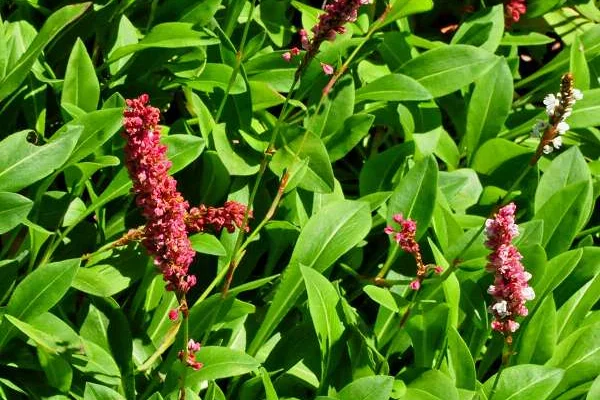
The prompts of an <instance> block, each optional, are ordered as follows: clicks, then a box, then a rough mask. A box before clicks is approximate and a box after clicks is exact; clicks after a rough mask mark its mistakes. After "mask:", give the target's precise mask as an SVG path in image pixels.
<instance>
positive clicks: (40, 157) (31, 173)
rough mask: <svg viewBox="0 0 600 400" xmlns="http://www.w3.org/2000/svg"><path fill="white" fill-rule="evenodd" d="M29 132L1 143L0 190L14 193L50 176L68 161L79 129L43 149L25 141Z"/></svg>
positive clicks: (73, 129) (71, 130)
mask: <svg viewBox="0 0 600 400" xmlns="http://www.w3.org/2000/svg"><path fill="white" fill-rule="evenodd" d="M28 134H29V132H28V131H21V132H17V133H14V134H12V135H10V136H8V137H7V138H6V139H4V140H3V141H1V142H0V190H1V191H11V192H17V191H19V190H21V189H23V188H24V187H27V186H29V185H31V184H32V183H34V182H37V181H38V180H40V179H42V178H44V177H46V176H48V175H50V174H51V173H52V172H53V171H54V170H55V169H57V168H59V167H60V166H61V165H63V164H64V162H65V161H66V160H67V158H68V157H69V155H70V154H71V151H72V150H73V148H74V147H75V142H76V141H77V139H78V137H79V135H80V134H81V128H72V129H70V130H69V134H68V135H64V136H63V137H62V138H59V139H58V140H52V141H50V142H49V143H47V144H45V145H43V146H35V145H33V144H31V143H29V142H28V141H27V136H28Z"/></svg>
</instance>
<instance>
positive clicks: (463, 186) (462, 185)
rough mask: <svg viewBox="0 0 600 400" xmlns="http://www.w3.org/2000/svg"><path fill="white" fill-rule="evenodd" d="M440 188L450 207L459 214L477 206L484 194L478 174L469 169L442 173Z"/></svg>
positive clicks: (440, 175) (440, 174)
mask: <svg viewBox="0 0 600 400" xmlns="http://www.w3.org/2000/svg"><path fill="white" fill-rule="evenodd" d="M439 187H440V189H441V191H442V193H444V197H446V200H448V203H449V205H450V206H451V207H452V208H453V209H454V210H456V211H457V212H459V213H464V212H465V211H466V209H467V208H469V207H471V206H473V205H475V204H477V202H478V201H479V197H480V196H481V193H482V192H483V187H482V186H481V183H480V182H479V177H478V176H477V173H476V172H475V171H473V170H472V169H469V168H461V169H457V170H456V171H452V172H445V171H440V173H439Z"/></svg>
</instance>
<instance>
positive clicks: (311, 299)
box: [300, 264, 344, 377]
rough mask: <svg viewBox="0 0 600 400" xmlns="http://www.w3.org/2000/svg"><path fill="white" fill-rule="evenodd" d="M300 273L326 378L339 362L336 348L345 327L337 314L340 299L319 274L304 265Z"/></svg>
mask: <svg viewBox="0 0 600 400" xmlns="http://www.w3.org/2000/svg"><path fill="white" fill-rule="evenodd" d="M300 272H301V273H302V278H303V279H304V284H305V286H306V293H307V294H308V311H309V312H310V317H311V319H312V322H313V326H314V328H315V332H316V333H317V338H318V339H319V344H320V345H321V359H322V360H323V361H322V362H323V368H322V372H321V374H322V376H323V377H326V376H327V375H328V374H329V373H331V372H333V371H330V368H333V367H334V365H335V364H334V363H336V361H337V360H336V353H337V352H336V351H335V349H334V348H335V347H337V345H338V344H339V343H338V342H339V341H340V340H341V338H342V335H343V333H344V325H343V324H342V321H341V320H340V317H339V315H338V312H337V308H338V307H339V303H340V299H339V295H338V293H337V291H336V290H335V288H334V287H333V285H332V284H331V282H329V280H327V278H325V277H324V276H323V275H321V274H320V273H319V272H317V271H315V270H314V269H312V268H309V267H305V266H304V265H302V264H300ZM336 364H337V363H336Z"/></svg>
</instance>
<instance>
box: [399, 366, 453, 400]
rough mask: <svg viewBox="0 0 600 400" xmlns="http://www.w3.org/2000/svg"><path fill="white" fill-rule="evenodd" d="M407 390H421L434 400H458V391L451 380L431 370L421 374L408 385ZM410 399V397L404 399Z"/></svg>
mask: <svg viewBox="0 0 600 400" xmlns="http://www.w3.org/2000/svg"><path fill="white" fill-rule="evenodd" d="M408 388H409V389H413V390H414V389H417V390H421V391H423V392H425V393H428V394H430V395H432V396H433V398H435V399H444V400H458V391H457V390H456V388H455V387H454V383H453V382H452V380H451V379H450V378H449V377H448V376H447V375H445V374H443V373H442V372H440V371H437V370H432V371H427V372H425V373H423V374H422V375H421V376H419V377H418V378H417V379H415V380H414V381H412V382H411V383H410V384H409V385H408ZM406 398H407V400H408V399H412V397H411V396H408V397H406Z"/></svg>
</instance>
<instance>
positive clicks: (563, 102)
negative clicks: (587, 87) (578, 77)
mask: <svg viewBox="0 0 600 400" xmlns="http://www.w3.org/2000/svg"><path fill="white" fill-rule="evenodd" d="M582 98H583V94H582V93H581V91H580V90H578V89H575V88H574V87H573V75H572V74H571V73H567V74H565V75H563V77H562V79H561V82H560V91H559V92H558V93H556V94H549V95H547V96H546V97H544V106H545V107H546V114H547V115H548V121H547V122H546V121H542V120H539V121H537V122H536V124H535V125H534V126H533V130H532V132H531V135H532V136H533V137H538V138H541V139H540V143H539V145H538V148H537V150H536V152H535V154H534V155H533V157H532V159H531V162H530V164H531V165H534V164H535V163H537V161H538V160H539V159H540V157H541V156H542V154H549V153H551V152H552V151H553V150H554V149H559V148H560V147H561V146H562V135H564V134H565V132H567V131H568V130H569V129H570V127H569V124H567V122H566V119H567V118H568V117H569V116H570V115H571V113H572V111H573V105H574V104H575V102H576V101H577V100H581V99H582Z"/></svg>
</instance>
